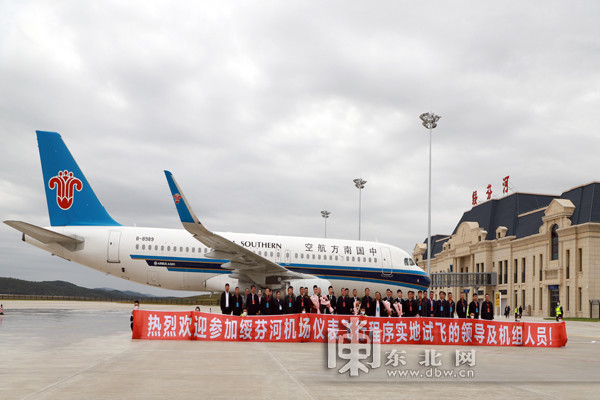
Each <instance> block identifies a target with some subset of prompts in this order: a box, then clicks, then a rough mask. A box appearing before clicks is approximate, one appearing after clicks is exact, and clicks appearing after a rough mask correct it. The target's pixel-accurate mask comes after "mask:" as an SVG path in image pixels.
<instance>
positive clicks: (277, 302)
mask: <svg viewBox="0 0 600 400" xmlns="http://www.w3.org/2000/svg"><path fill="white" fill-rule="evenodd" d="M273 314H277V315H279V314H283V299H282V298H281V291H280V290H278V291H277V293H275V299H274V300H273Z"/></svg>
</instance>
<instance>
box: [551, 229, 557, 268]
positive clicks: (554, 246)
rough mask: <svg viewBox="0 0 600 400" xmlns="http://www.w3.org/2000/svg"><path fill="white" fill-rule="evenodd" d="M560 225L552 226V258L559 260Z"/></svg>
mask: <svg viewBox="0 0 600 400" xmlns="http://www.w3.org/2000/svg"><path fill="white" fill-rule="evenodd" d="M557 230H558V225H556V224H554V225H553V226H552V234H551V236H550V237H551V243H552V258H551V260H558V233H557V232H556V231H557Z"/></svg>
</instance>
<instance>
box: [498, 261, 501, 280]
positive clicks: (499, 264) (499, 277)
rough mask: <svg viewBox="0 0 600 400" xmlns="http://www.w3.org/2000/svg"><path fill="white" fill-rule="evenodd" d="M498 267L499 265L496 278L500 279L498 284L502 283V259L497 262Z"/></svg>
mask: <svg viewBox="0 0 600 400" xmlns="http://www.w3.org/2000/svg"><path fill="white" fill-rule="evenodd" d="M498 267H499V271H498V279H499V280H500V282H499V283H500V285H502V261H499V262H498Z"/></svg>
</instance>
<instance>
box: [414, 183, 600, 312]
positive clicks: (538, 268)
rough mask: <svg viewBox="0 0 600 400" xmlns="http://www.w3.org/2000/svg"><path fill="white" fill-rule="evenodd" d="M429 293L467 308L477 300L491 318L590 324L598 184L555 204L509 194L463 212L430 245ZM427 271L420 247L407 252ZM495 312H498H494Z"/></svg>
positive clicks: (597, 279) (598, 290)
mask: <svg viewBox="0 0 600 400" xmlns="http://www.w3.org/2000/svg"><path fill="white" fill-rule="evenodd" d="M431 246H432V249H431V287H432V290H434V291H436V292H438V291H440V290H444V291H446V292H449V291H450V292H452V293H453V294H454V300H455V301H456V300H457V299H458V297H459V293H461V292H466V293H467V298H468V299H469V301H471V298H472V294H473V293H478V294H479V296H480V300H483V299H482V298H481V296H482V295H483V294H485V293H488V294H489V295H490V300H492V301H494V299H495V296H496V294H497V293H500V294H501V296H500V304H498V307H496V314H498V313H500V314H502V313H503V312H504V308H505V306H506V305H508V306H510V308H511V311H510V313H511V317H512V316H514V309H515V306H517V307H518V306H522V307H523V314H524V315H530V316H538V317H549V316H554V315H555V308H556V302H557V301H559V300H560V304H561V305H562V307H563V310H564V316H565V317H583V318H590V317H594V318H598V316H599V313H600V310H599V299H600V182H593V183H590V184H587V185H583V186H578V187H575V188H573V189H570V190H568V191H566V192H564V193H563V194H561V195H560V196H555V195H542V194H529V193H513V194H510V195H507V196H505V197H502V198H500V199H492V200H488V201H486V202H483V203H481V204H478V205H476V206H474V207H473V208H472V209H471V210H469V211H467V212H465V213H464V214H463V216H462V218H461V219H460V221H459V222H458V224H457V225H456V228H455V229H454V232H452V234H451V235H435V236H432V238H431ZM413 258H414V260H415V262H416V263H417V264H418V265H419V266H420V267H421V268H423V269H424V270H425V271H426V270H427V240H425V242H424V243H418V244H417V245H416V246H415V248H414V251H413ZM500 310H501V311H500Z"/></svg>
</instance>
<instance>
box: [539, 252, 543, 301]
mask: <svg viewBox="0 0 600 400" xmlns="http://www.w3.org/2000/svg"><path fill="white" fill-rule="evenodd" d="M543 260H544V259H543V257H542V255H541V254H540V282H541V280H542V264H543V263H544V262H543ZM540 294H541V293H540Z"/></svg>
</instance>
